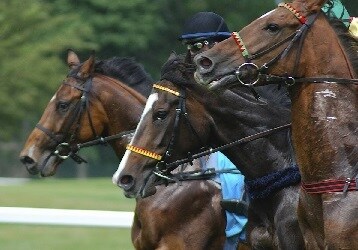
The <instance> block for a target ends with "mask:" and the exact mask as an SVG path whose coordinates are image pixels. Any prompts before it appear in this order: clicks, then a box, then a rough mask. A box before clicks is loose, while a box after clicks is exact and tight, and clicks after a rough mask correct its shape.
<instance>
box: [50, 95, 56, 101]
mask: <svg viewBox="0 0 358 250" xmlns="http://www.w3.org/2000/svg"><path fill="white" fill-rule="evenodd" d="M55 99H56V94H54V95H53V97H52V98H51V100H50V102H53V101H54V100H55Z"/></svg>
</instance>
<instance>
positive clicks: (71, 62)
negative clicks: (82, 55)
mask: <svg viewBox="0 0 358 250" xmlns="http://www.w3.org/2000/svg"><path fill="white" fill-rule="evenodd" d="M79 64H80V59H79V58H78V56H77V54H76V53H75V52H74V51H73V50H71V49H68V50H67V65H68V67H69V68H70V69H73V68H74V67H76V66H77V65H79Z"/></svg>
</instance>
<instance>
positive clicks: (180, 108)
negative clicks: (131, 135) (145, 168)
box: [126, 84, 201, 178]
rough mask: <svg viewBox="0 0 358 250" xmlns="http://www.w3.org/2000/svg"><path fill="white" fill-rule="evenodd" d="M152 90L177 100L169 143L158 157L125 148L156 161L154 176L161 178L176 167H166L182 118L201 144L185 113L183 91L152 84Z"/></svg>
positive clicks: (132, 146) (133, 147) (139, 149)
mask: <svg viewBox="0 0 358 250" xmlns="http://www.w3.org/2000/svg"><path fill="white" fill-rule="evenodd" d="M153 88H154V89H158V90H161V91H165V92H168V93H170V94H172V95H174V96H177V97H178V98H179V102H178V105H177V107H176V109H175V118H174V125H173V130H172V133H171V136H170V140H169V143H168V145H167V147H166V149H165V151H164V154H163V155H160V154H157V153H155V152H152V151H150V150H147V149H143V148H140V147H137V146H135V145H130V144H128V145H127V147H126V148H127V149H128V150H130V151H132V152H135V153H138V154H141V155H143V156H146V157H149V158H152V159H154V160H157V161H158V163H157V164H156V167H155V172H154V174H156V175H158V176H159V175H160V177H163V176H167V175H168V173H169V172H170V171H172V170H173V169H175V168H176V167H177V166H172V167H167V165H168V158H169V157H170V156H171V155H172V152H173V147H174V144H175V142H176V141H177V138H178V135H179V125H180V120H181V118H182V117H183V118H184V121H185V124H186V125H187V126H188V127H189V129H190V131H191V132H192V133H193V134H194V136H195V137H196V138H197V139H198V141H199V143H201V139H200V137H199V135H198V133H197V132H196V131H195V129H194V127H193V126H192V124H191V123H190V120H189V118H188V113H187V111H186V106H185V92H184V90H183V89H180V90H179V91H177V90H172V89H170V88H167V87H164V86H162V85H159V84H153ZM188 154H190V153H188ZM168 178H169V177H168Z"/></svg>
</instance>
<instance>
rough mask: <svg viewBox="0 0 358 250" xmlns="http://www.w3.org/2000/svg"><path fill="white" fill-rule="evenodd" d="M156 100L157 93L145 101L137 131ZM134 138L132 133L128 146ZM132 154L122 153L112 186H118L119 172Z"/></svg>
mask: <svg viewBox="0 0 358 250" xmlns="http://www.w3.org/2000/svg"><path fill="white" fill-rule="evenodd" d="M157 100H158V93H153V94H151V95H150V96H149V97H148V100H147V103H146V105H145V108H144V111H143V113H142V116H141V118H140V121H139V123H138V125H137V129H139V128H141V127H142V123H143V120H144V118H145V117H146V115H147V114H148V113H149V112H150V111H151V110H152V107H153V104H154V102H156V101H157ZM135 138H136V133H134V135H133V138H132V140H131V142H130V145H132V143H133V141H135ZM132 153H133V152H132V151H130V150H126V152H125V153H124V156H123V158H122V160H121V162H120V163H119V166H118V169H117V171H116V172H115V173H114V175H113V177H112V182H113V184H115V185H117V184H118V179H119V176H120V174H121V172H122V171H123V169H124V167H125V166H126V165H127V162H128V158H129V156H130V154H132ZM135 154H136V153H135Z"/></svg>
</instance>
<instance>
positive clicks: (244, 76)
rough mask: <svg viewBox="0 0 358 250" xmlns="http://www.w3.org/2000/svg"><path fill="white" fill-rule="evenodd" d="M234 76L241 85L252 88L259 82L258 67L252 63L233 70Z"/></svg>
mask: <svg viewBox="0 0 358 250" xmlns="http://www.w3.org/2000/svg"><path fill="white" fill-rule="evenodd" d="M235 76H236V78H237V80H239V82H240V83H241V84H242V85H244V86H248V87H253V86H254V85H255V84H256V83H257V82H258V81H259V77H260V71H259V67H258V66H257V65H256V64H254V63H243V64H241V65H240V66H239V67H238V68H237V70H235ZM247 80H249V82H246V81H247Z"/></svg>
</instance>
